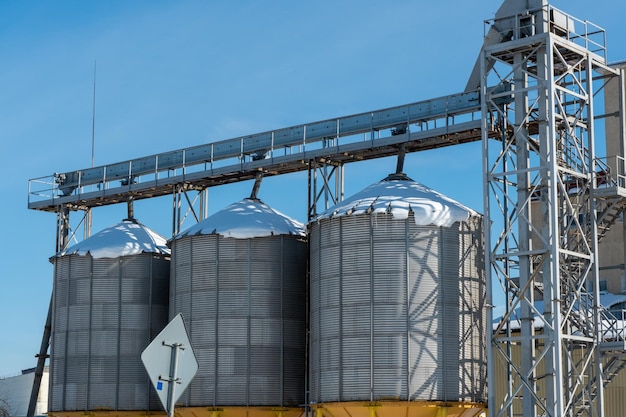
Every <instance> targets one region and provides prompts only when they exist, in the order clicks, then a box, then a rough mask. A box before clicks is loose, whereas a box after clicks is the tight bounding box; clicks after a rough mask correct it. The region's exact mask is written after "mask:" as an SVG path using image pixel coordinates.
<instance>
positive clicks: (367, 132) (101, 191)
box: [28, 91, 495, 212]
mask: <svg viewBox="0 0 626 417" xmlns="http://www.w3.org/2000/svg"><path fill="white" fill-rule="evenodd" d="M480 110H481V109H480V101H479V93H478V92H477V91H474V92H465V93H460V94H453V95H449V96H444V97H439V98H436V99H431V100H425V101H420V102H416V103H411V104H407V105H403V106H397V107H392V108H387V109H383V110H377V111H372V112H366V113H360V114H355V115H351V116H346V117H339V118H336V119H329V120H324V121H319V122H313V123H307V124H302V125H297V126H293V127H288V128H284V129H278V130H273V131H269V132H263V133H257V134H253V135H248V136H242V137H239V138H234V139H228V140H224V141H219V142H214V143H210V144H206V145H199V146H195V147H190V148H185V149H179V150H175V151H171V152H166V153H161V154H157V155H151V156H146V157H142V158H138V159H133V160H129V161H124V162H119V163H114V164H109V165H103V166H99V167H94V168H88V169H83V170H77V171H71V172H64V173H55V174H52V175H49V176H46V177H41V178H35V179H31V180H30V181H29V192H28V208H29V209H34V210H43V211H51V212H55V211H58V207H60V206H65V207H71V209H87V208H91V207H97V206H103V205H108V204H116V203H120V202H124V201H127V200H128V199H129V198H133V199H135V200H138V199H143V198H150V197H157V196H162V195H166V194H171V193H172V189H173V187H174V186H176V185H180V184H184V186H185V188H186V189H196V190H203V189H205V188H207V187H211V186H215V185H220V184H226V183H232V182H237V181H244V180H249V179H254V178H255V177H256V175H257V174H258V173H260V172H261V173H263V175H265V176H270V175H278V174H286V173H290V172H297V171H303V170H307V169H308V168H309V164H310V163H311V161H316V162H319V161H322V162H326V163H332V164H345V163H348V162H353V161H361V160H366V159H373V158H380V157H385V156H390V155H396V154H397V153H398V147H399V146H400V145H403V146H404V151H405V152H415V151H421V150H427V149H434V148H439V147H443V146H449V145H454V144H459V143H465V142H472V141H477V140H481V114H480ZM492 135H493V136H495V131H493V132H492Z"/></svg>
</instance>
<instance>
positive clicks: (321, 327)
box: [309, 174, 487, 417]
mask: <svg viewBox="0 0 626 417" xmlns="http://www.w3.org/2000/svg"><path fill="white" fill-rule="evenodd" d="M309 232H310V235H309V242H310V279H311V283H310V287H311V288H310V306H311V307H310V332H311V333H310V365H309V369H310V372H309V384H310V404H312V407H313V408H314V409H316V412H317V413H318V414H316V415H319V416H332V415H369V414H367V412H368V411H366V410H369V411H370V412H374V411H375V414H376V415H377V416H379V417H382V416H395V415H415V416H422V415H424V416H431V415H432V416H435V415H437V416H439V415H448V416H453V415H454V416H456V415H464V416H465V415H472V416H474V415H477V414H478V413H480V412H481V411H482V410H483V408H484V406H485V403H486V400H487V388H486V379H487V375H486V360H487V357H486V349H485V340H486V336H485V331H486V323H485V320H486V313H485V309H484V307H485V305H484V303H485V289H486V286H485V276H484V254H483V245H482V216H480V215H479V214H478V213H476V212H474V211H473V210H471V209H469V208H467V207H465V206H463V205H461V204H459V203H457V202H455V201H453V200H451V199H449V198H447V197H445V196H443V195H441V194H439V193H437V192H435V191H434V190H432V189H429V188H428V187H425V186H423V185H421V184H419V183H417V182H415V181H412V180H411V179H410V178H408V177H406V176H405V175H404V174H394V175H390V176H389V177H387V178H386V179H384V180H383V181H381V182H379V183H376V184H373V185H371V186H369V187H367V188H365V189H364V190H363V191H361V192H360V193H358V194H356V195H354V196H352V197H351V198H348V199H346V200H344V201H343V202H341V203H339V204H338V205H336V206H335V207H332V208H330V209H329V210H327V211H326V212H324V213H322V214H321V215H319V216H318V217H317V218H316V219H314V220H313V221H312V222H311V223H310V224H309ZM440 412H441V413H445V414H438V413H440Z"/></svg>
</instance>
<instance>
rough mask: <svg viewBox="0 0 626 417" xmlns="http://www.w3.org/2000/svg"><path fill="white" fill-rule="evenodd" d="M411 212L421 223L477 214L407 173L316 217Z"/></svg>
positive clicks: (399, 215) (402, 216) (449, 222)
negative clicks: (413, 178)
mask: <svg viewBox="0 0 626 417" xmlns="http://www.w3.org/2000/svg"><path fill="white" fill-rule="evenodd" d="M410 212H413V214H414V217H415V223H416V224H417V225H418V226H428V225H435V226H446V227H448V226H451V225H452V224H454V223H455V222H461V221H466V220H467V219H468V218H469V217H470V216H476V215H478V213H477V212H476V211H474V210H472V209H471V208H469V207H466V206H464V205H463V204H461V203H459V202H457V201H454V200H452V199H451V198H448V197H446V196H445V195H443V194H441V193H439V192H437V191H435V190H433V189H431V188H429V187H427V186H425V185H423V184H420V183H418V182H416V181H413V180H412V179H410V178H409V177H407V176H406V175H404V174H393V175H390V176H388V177H387V178H385V179H384V180H382V181H380V182H378V183H375V184H372V185H370V186H368V187H366V188H365V189H363V190H362V191H360V192H358V193H356V194H354V195H353V196H351V197H349V198H347V199H345V200H343V201H342V202H340V203H338V204H337V205H335V206H333V207H331V208H329V209H328V210H326V211H324V212H323V213H321V214H320V215H319V216H318V217H317V218H316V219H315V220H321V219H325V218H331V217H337V216H350V215H357V214H375V213H390V214H392V215H393V217H394V218H396V219H406V218H407V217H408V216H409V213H410Z"/></svg>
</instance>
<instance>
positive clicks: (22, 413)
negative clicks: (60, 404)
mask: <svg viewBox="0 0 626 417" xmlns="http://www.w3.org/2000/svg"><path fill="white" fill-rule="evenodd" d="M49 376H50V372H49V369H48V367H47V366H46V367H45V368H44V369H43V372H42V378H41V385H42V387H43V389H41V390H39V393H38V395H37V398H36V401H35V404H34V405H35V407H34V411H33V412H34V415H35V416H44V415H46V414H47V413H48V383H49ZM34 379H35V368H31V369H24V370H22V372H21V373H20V374H19V375H15V376H10V377H6V378H0V409H1V410H2V411H3V412H5V413H6V414H2V415H3V416H5V415H6V416H7V417H26V415H27V412H28V406H29V402H30V396H31V392H32V390H33V382H34Z"/></svg>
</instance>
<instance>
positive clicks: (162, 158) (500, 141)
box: [28, 0, 626, 417]
mask: <svg viewBox="0 0 626 417" xmlns="http://www.w3.org/2000/svg"><path fill="white" fill-rule="evenodd" d="M624 67H625V66H624V65H619V64H615V65H611V64H609V63H608V62H607V61H606V45H605V33H604V31H603V29H602V28H601V27H599V26H596V25H594V24H592V23H590V22H587V21H585V20H580V19H577V18H575V17H573V16H570V15H568V14H567V13H566V12H564V11H561V10H558V9H556V8H554V7H552V6H551V5H550V4H548V3H547V1H545V0H528V1H524V2H519V1H514V0H505V1H504V2H503V4H502V6H501V7H500V9H499V10H498V12H497V13H496V15H495V18H494V19H492V20H490V21H488V22H487V26H486V31H485V39H484V44H483V48H482V50H481V51H480V53H479V56H478V59H477V61H476V65H475V67H474V71H473V72H472V74H471V75H470V77H469V81H468V84H467V88H466V90H465V91H463V92H460V93H458V94H453V95H449V96H444V97H438V98H435V99H430V100H424V101H420V102H415V103H410V104H407V105H401V106H397V107H393V108H386V109H382V110H376V111H368V112H365V113H361V114H355V115H350V116H345V117H339V118H336V119H330V120H323V121H318V122H313V123H308V124H304V125H298V126H293V127H289V128H283V129H277V130H274V131H269V132H262V133H257V134H252V135H247V136H244V137H238V138H233V139H228V140H224V141H220V142H214V143H210V144H207V145H199V146H195V147H190V148H184V149H179V150H176V151H172V152H167V153H163V154H158V155H151V156H146V157H143V158H138V159H134V160H130V161H123V162H119V163H115V164H109V165H105V166H99V167H92V168H87V169H81V170H76V171H69V172H64V173H55V174H53V175H50V176H48V177H45V178H37V179H33V180H31V184H30V186H29V190H30V193H29V208H30V209H33V210H41V211H47V212H51V213H54V214H55V215H56V219H57V236H56V241H57V254H56V255H55V256H54V257H52V258H51V261H52V262H53V263H54V279H55V281H54V291H53V292H54V295H53V298H52V303H51V306H50V312H49V318H48V324H49V325H48V326H47V331H46V333H45V334H44V335H43V341H44V343H42V352H40V355H39V357H40V363H39V366H38V368H37V370H36V371H35V372H34V381H33V385H34V387H35V389H34V390H33V395H34V397H36V393H37V392H36V388H37V387H39V386H41V385H42V384H45V381H44V380H43V378H42V376H43V364H44V359H45V356H46V353H47V349H48V346H47V343H48V342H50V343H51V347H50V356H51V357H50V401H49V410H50V414H51V415H54V416H58V417H78V416H79V415H84V414H85V413H89V414H90V415H94V416H96V415H97V416H103V417H104V416H109V415H116V416H117V415H121V414H124V415H128V416H133V415H140V414H141V415H143V414H145V413H146V412H149V413H158V412H161V410H162V407H161V405H160V404H159V403H158V401H157V397H156V394H155V391H154V388H153V386H152V385H151V382H150V380H149V378H148V375H147V374H146V372H145V370H144V369H143V366H142V364H141V362H140V359H139V356H140V353H141V352H142V350H143V349H144V348H145V347H146V346H147V345H148V343H150V341H151V340H152V339H153V338H154V336H155V335H156V334H157V333H158V332H159V330H160V329H161V328H163V327H164V326H165V325H166V323H167V321H168V319H172V318H173V317H175V316H176V315H177V314H179V313H182V314H183V317H184V319H185V322H186V327H187V330H188V332H189V335H190V341H191V344H192V346H193V347H194V352H196V353H195V355H196V357H197V359H198V363H199V372H198V375H197V376H196V377H195V378H194V380H192V381H191V384H190V385H189V387H188V389H187V390H186V392H185V393H183V395H182V397H181V398H180V400H179V403H178V404H176V413H177V414H179V415H181V416H194V417H204V416H207V417H209V416H210V417H217V416H223V417H229V416H268V417H269V416H273V417H274V416H281V417H282V416H301V415H315V416H316V417H340V416H342V417H343V416H346V417H347V416H369V417H373V416H378V417H386V416H395V415H399V414H401V415H406V416H415V417H421V416H432V417H443V416H450V417H452V416H459V417H474V416H484V415H486V413H487V410H489V414H490V415H491V416H508V417H513V416H519V415H522V416H525V417H534V416H550V417H562V416H568V417H574V416H576V417H578V416H600V417H601V416H607V417H609V416H618V415H621V413H622V412H623V410H624V409H625V408H626V404H624V400H625V399H624V397H625V396H624V395H623V392H624V389H625V387H626V371H624V367H626V334H625V330H626V326H625V325H624V314H623V310H624V307H625V306H626V299H625V298H624V297H623V296H620V294H621V293H623V292H624V290H625V287H624V285H625V284H624V279H625V278H624V259H625V251H626V245H624V238H625V236H626V233H625V231H624V227H625V226H624V225H625V224H626V223H625V222H624V221H623V215H622V214H623V210H624V208H626V170H625V169H624V168H625V165H624V155H625V149H626V117H625V112H626V91H625V88H626V81H625V80H626V76H625V71H624ZM596 109H598V110H597V111H596ZM599 109H603V110H602V111H600V110H599ZM600 124H602V129H600V128H597V127H598V126H597V125H600ZM472 141H482V144H483V147H482V150H483V154H482V164H483V171H484V172H483V175H484V176H483V180H484V213H477V212H475V211H473V210H471V209H468V208H467V207H465V206H464V205H463V204H462V202H456V201H454V200H451V199H449V198H448V197H446V196H443V195H441V194H440V193H438V192H437V191H436V190H432V189H429V188H427V187H425V186H423V185H422V184H420V183H419V182H418V181H415V180H413V179H411V178H410V175H408V174H411V169H410V167H405V166H404V156H405V154H406V153H409V152H418V151H428V150H429V149H435V148H441V147H446V146H454V145H456V144H461V143H467V142H472ZM600 144H602V146H600ZM600 148H604V149H603V150H606V153H607V155H606V156H605V155H599V154H598V152H599V149H600ZM386 156H396V157H397V166H396V167H395V170H393V169H390V170H389V172H390V175H389V176H388V177H386V178H384V179H383V180H382V181H380V182H379V183H377V184H372V185H371V186H369V187H367V188H366V189H364V190H362V191H361V192H359V193H356V194H355V195H353V196H349V197H348V198H344V192H343V184H344V180H345V178H344V172H343V167H344V165H345V164H348V163H358V161H361V160H367V159H373V158H380V157H386ZM298 171H306V172H308V184H307V185H308V189H309V199H308V202H307V203H308V204H307V214H308V216H307V217H308V222H307V224H306V225H304V224H300V223H299V222H297V221H295V220H293V219H290V218H288V217H287V216H284V215H283V214H282V213H279V212H277V211H275V210H274V209H272V208H271V207H270V206H269V205H267V204H265V203H264V202H262V201H261V200H260V199H259V198H257V193H258V190H259V187H260V186H261V183H262V180H263V178H264V177H267V176H274V175H283V174H289V173H293V172H298ZM246 180H254V187H253V189H252V192H251V194H250V197H248V198H244V199H243V200H240V201H239V202H234V203H233V204H232V205H231V206H228V207H226V208H224V209H223V210H222V211H220V212H218V213H216V214H215V215H213V216H210V217H209V216H206V203H205V202H206V199H207V198H208V190H209V189H210V188H211V187H217V186H220V185H223V184H229V183H233V182H239V181H246ZM348 180H349V179H348ZM418 180H419V179H418ZM164 196H171V197H172V198H173V204H172V207H173V210H172V213H171V215H172V225H173V227H172V229H173V230H172V236H171V238H170V239H166V238H164V237H161V236H158V235H156V234H155V233H154V232H152V231H151V230H150V229H149V228H148V227H147V226H144V225H143V224H141V223H140V222H139V221H138V220H137V219H136V218H135V214H134V208H133V207H134V206H133V202H134V201H137V200H140V199H146V198H156V197H164ZM110 204H126V205H127V206H128V217H127V219H124V220H123V221H122V223H120V224H118V225H115V226H113V227H112V228H110V229H106V230H103V231H101V232H98V233H95V234H93V235H91V231H90V230H87V231H86V232H87V233H86V234H87V235H91V236H90V237H89V238H88V239H85V240H84V241H83V242H81V243H79V244H78V245H75V246H69V244H68V243H69V230H70V227H69V225H70V221H71V218H73V217H72V216H74V215H77V214H78V215H79V216H83V218H86V217H88V216H90V215H91V212H92V211H93V210H96V209H97V208H98V207H101V206H105V205H110ZM303 204H304V203H303ZM139 217H140V216H139ZM188 217H193V218H194V219H195V220H196V224H195V225H193V226H191V227H189V228H184V227H183V222H184V220H185V219H187V218H188ZM81 224H83V225H85V227H88V225H89V224H90V223H89V222H88V221H84V222H81ZM496 291H499V292H502V294H503V296H504V300H505V308H504V311H503V312H502V314H494V311H493V307H494V305H493V298H494V292H496ZM196 349H197V350H196ZM103 386H105V387H106V389H105V390H103V389H102V387H103ZM34 397H33V398H34ZM30 406H31V407H30V409H29V412H28V417H32V415H33V413H34V411H33V410H34V401H32V400H31V402H30Z"/></svg>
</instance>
